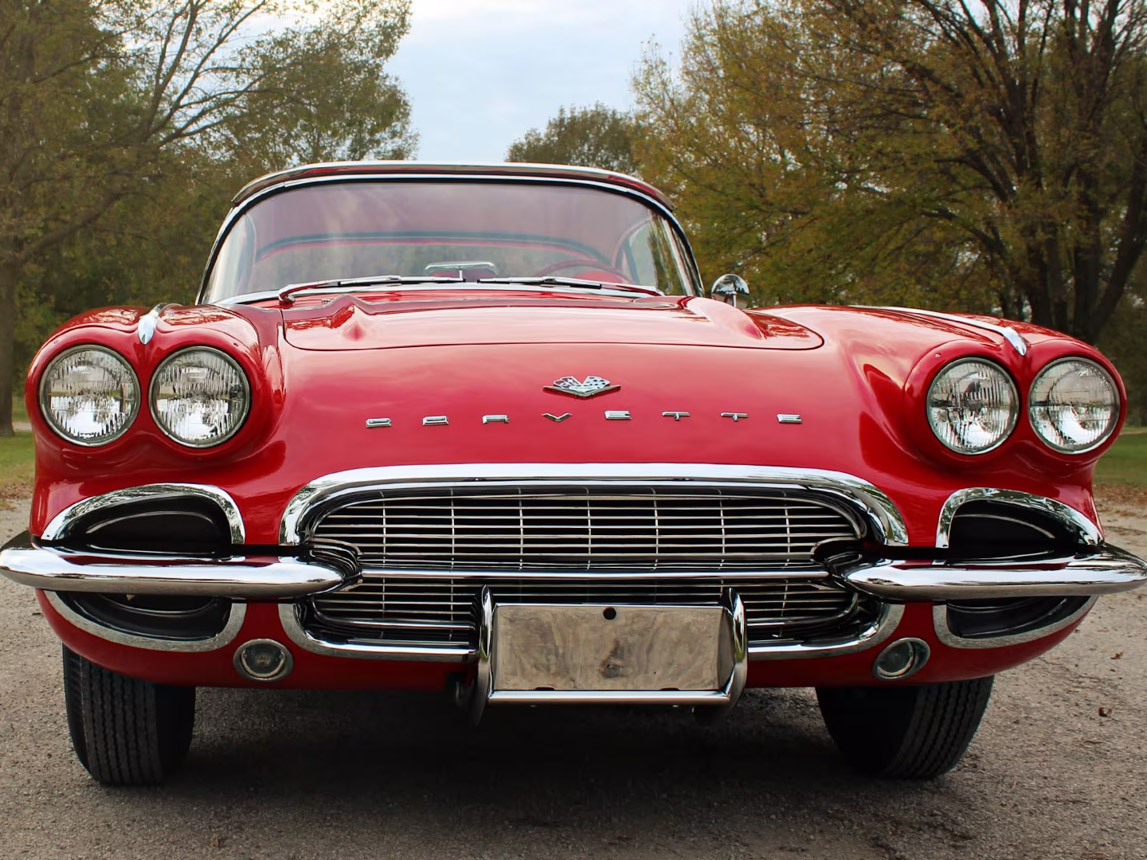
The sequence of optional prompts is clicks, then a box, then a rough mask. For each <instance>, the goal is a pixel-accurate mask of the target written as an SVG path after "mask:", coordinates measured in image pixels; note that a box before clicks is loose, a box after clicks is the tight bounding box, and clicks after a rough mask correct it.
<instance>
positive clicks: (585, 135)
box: [506, 102, 637, 174]
mask: <svg viewBox="0 0 1147 860" xmlns="http://www.w3.org/2000/svg"><path fill="white" fill-rule="evenodd" d="M635 134H636V128H635V126H634V122H633V117H632V116H630V115H629V114H626V113H622V112H621V111H617V110H614V109H613V108H610V107H606V106H605V105H603V104H601V103H600V102H599V103H598V104H595V105H594V106H593V107H588V108H578V107H571V108H569V109H568V110H567V109H566V108H559V109H558V114H557V116H555V117H553V118H552V119H551V120H550V121H549V122H547V123H546V127H545V129H543V130H542V131H538V130H537V129H536V128H532V129H530V130H529V131H527V132H526V133H525V135H524V136H523V137H522V139H521V140H517V141H515V142H514V143H513V144H511V146H510V148H509V150H508V151H507V152H506V161H524V162H534V163H538V164H574V165H579V166H582V167H600V168H602V169H604V170H616V171H618V172H620V173H630V174H633V173H636V172H637V163H636V161H635V160H634V156H633V143H634V137H635Z"/></svg>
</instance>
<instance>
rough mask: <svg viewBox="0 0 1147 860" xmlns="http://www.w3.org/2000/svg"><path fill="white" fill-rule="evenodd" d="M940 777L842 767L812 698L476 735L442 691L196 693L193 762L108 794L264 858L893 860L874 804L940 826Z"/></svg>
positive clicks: (544, 719)
mask: <svg viewBox="0 0 1147 860" xmlns="http://www.w3.org/2000/svg"><path fill="white" fill-rule="evenodd" d="M945 783H946V780H943V779H942V780H939V781H936V782H934V783H925V784H919V783H916V784H905V783H895V782H887V781H880V780H870V779H866V778H864V777H860V776H858V775H857V774H856V773H854V772H853V771H851V770H849V769H848V768H847V767H846V766H845V765H844V763H843V762H842V761H841V759H840V758H839V756H838V755H837V753H836V751H835V748H834V747H833V746H832V743H831V741H830V739H829V738H828V735H827V733H826V732H825V730H824V728H823V725H822V724H821V722H820V716H819V712H818V710H817V707H816V700H815V697H814V696H813V694H812V693H811V691H807V690H794V691H756V690H753V691H749V692H747V693H746V696H745V697H744V698H743V699H742V702H741V704H740V705H738V707H737V708H736V709H735V710H734V711H733V712H732V713H731V714H730V715H729V716H728V718H727V719H725V720H723V721H721V722H719V723H717V724H712V725H703V724H699V723H698V722H697V721H696V720H695V719H694V718H693V717H692V715H691V714H690V713H689V712H687V711H685V710H683V709H649V708H637V707H618V708H583V707H572V706H568V707H561V706H554V707H549V708H513V707H503V708H491V709H489V710H488V711H487V713H486V715H485V717H484V719H483V721H482V724H481V725H480V726H478V727H476V728H475V727H472V726H470V725H469V724H468V723H467V721H466V719H465V717H464V715H463V713H462V712H461V711H460V710H459V709H458V708H456V707H455V706H454V705H453V704H451V703H450V702H449V701H448V700H447V699H446V697H445V696H444V695H440V696H432V695H423V694H393V693H368V692H353V693H345V692H315V691H281V690H276V691H271V690H201V691H200V699H199V709H198V716H197V723H196V735H195V740H194V742H193V744H192V749H191V753H190V755H189V757H188V761H187V763H186V766H185V767H184V769H183V770H182V771H181V772H180V773H179V774H178V775H176V776H175V777H174V778H173V779H172V780H170V781H169V782H168V783H167V784H166V785H165V786H163V787H162V788H160V789H158V790H156V789H115V790H110V791H112V792H114V793H115V795H114V796H115V797H116V798H117V803H118V802H119V801H120V800H122V801H127V802H128V803H129V804H130V806H131V808H132V810H133V814H135V815H139V816H142V817H158V818H160V819H164V820H169V821H170V822H171V823H170V825H169V826H170V827H172V828H173V829H184V830H194V831H195V832H196V833H197V834H198V835H197V836H196V839H197V840H199V841H200V842H201V843H202V842H203V841H206V844H208V845H209V846H216V847H218V846H234V845H236V844H239V843H243V844H245V845H249V844H252V843H254V844H256V845H258V846H262V848H263V849H265V850H266V851H269V852H270V855H271V856H299V857H319V856H328V855H329V854H330V852H331V851H332V850H334V849H333V848H332V846H337V847H338V851H337V852H336V853H335V854H333V855H330V856H339V857H350V856H371V857H374V856H403V857H408V856H409V857H414V856H434V857H438V856H491V857H503V856H543V855H544V856H549V855H550V854H552V855H553V856H601V855H602V854H604V853H613V852H615V851H622V852H623V853H627V854H630V855H634V856H646V853H644V852H652V853H650V854H649V855H648V856H662V854H663V853H664V852H665V851H669V852H670V853H675V852H681V851H684V854H683V855H682V856H709V855H710V853H711V852H715V853H714V856H732V855H734V854H739V853H743V852H747V853H748V854H750V855H753V856H756V855H757V854H759V853H760V852H762V851H763V852H765V855H766V856H774V854H775V853H778V852H779V853H782V854H783V853H786V852H795V853H801V854H805V853H807V851H808V850H809V847H810V845H811V844H812V843H813V842H815V843H816V845H817V851H816V852H815V853H814V855H813V856H821V855H822V854H823V856H831V857H840V856H847V857H869V856H872V857H887V856H888V854H887V852H886V851H885V849H884V847H882V846H883V843H881V842H880V841H879V840H877V841H876V842H874V841H873V840H874V839H875V837H874V836H873V835H872V833H870V832H868V831H869V830H871V829H872V828H873V827H874V826H875V825H874V824H873V817H874V815H877V814H884V813H883V812H882V810H887V809H893V810H896V819H895V825H894V826H895V827H897V828H901V827H903V826H906V827H908V828H909V829H914V828H915V827H916V826H917V824H916V822H921V824H926V823H927V822H929V821H933V822H934V821H935V820H936V816H937V812H938V811H937V809H936V805H937V803H938V802H941V799H940V798H938V797H936V794H937V793H940V794H942V795H945V796H946V797H947V801H951V800H953V799H954V798H953V797H952V796H951V795H952V792H951V791H950V790H948V789H946V788H945ZM103 791H108V790H103ZM956 794H957V796H958V795H959V794H960V792H959V791H958V790H957V792H956ZM818 840H819V841H818ZM734 844H735V845H739V846H740V848H738V849H737V850H732V849H730V850H729V851H725V850H724V849H720V846H722V845H727V846H728V845H734ZM555 846H557V847H555ZM562 846H564V849H563V848H562ZM689 846H693V847H692V848H690V847H689ZM288 848H289V849H290V850H287V849H288ZM639 849H640V850H639ZM718 849H720V850H718ZM253 856H262V855H260V854H258V853H257V852H256V853H255V854H254V855H253Z"/></svg>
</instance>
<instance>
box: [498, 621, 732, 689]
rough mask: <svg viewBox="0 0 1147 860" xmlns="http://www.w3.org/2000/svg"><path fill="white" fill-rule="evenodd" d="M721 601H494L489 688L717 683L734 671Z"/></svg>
mask: <svg viewBox="0 0 1147 860" xmlns="http://www.w3.org/2000/svg"><path fill="white" fill-rule="evenodd" d="M727 619H728V613H727V612H726V611H725V610H724V609H722V608H721V607H719V606H609V605H604V604H602V605H577V606H555V605H540V604H527V603H522V604H515V603H505V604H497V605H495V606H494V617H493V625H492V630H491V649H490V650H491V654H490V661H491V669H492V679H491V689H492V690H494V691H497V690H505V691H511V690H515V691H518V690H559V691H595V690H600V691H608V690H618V691H639V690H719V689H721V688H723V686H724V685H725V683H726V682H727V681H728V678H729V675H730V672H731V670H732V660H733V657H732V638H731V634H730V626H729V623H728V620H727Z"/></svg>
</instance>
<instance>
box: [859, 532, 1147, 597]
mask: <svg viewBox="0 0 1147 860" xmlns="http://www.w3.org/2000/svg"><path fill="white" fill-rule="evenodd" d="M1088 549H1089V550H1093V551H1088V552H1080V553H1077V554H1075V555H1071V556H1060V557H1055V558H1040V559H1032V560H1017V561H1000V560H990V561H983V562H976V561H967V562H960V563H945V564H926V563H921V562H911V561H875V562H868V563H864V564H862V565H860V566H857V567H855V568H853V569H845V570H843V571H838V572H837V576H838V578H839V579H840V581H841V582H842V583H843V584H844V585H846V586H848V587H849V588H854V589H856V590H857V591H860V592H863V593H864V594H871V595H873V596H875V597H879V598H882V599H884V600H895V601H902V602H936V601H943V600H978V599H983V598H992V599H994V598H1007V597H1078V596H1090V595H1096V594H1112V593H1114V592H1118V591H1127V590H1129V589H1132V588H1137V587H1139V586H1141V585H1143V584H1144V583H1145V582H1147V563H1144V561H1143V560H1142V559H1140V558H1138V557H1136V556H1134V555H1131V553H1128V552H1124V551H1123V550H1121V549H1119V548H1117V547H1113V546H1110V545H1108V544H1101V545H1099V546H1097V547H1094V548H1091V547H1089V548H1088Z"/></svg>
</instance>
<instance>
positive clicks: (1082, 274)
mask: <svg viewBox="0 0 1147 860" xmlns="http://www.w3.org/2000/svg"><path fill="white" fill-rule="evenodd" d="M1145 48H1147V8H1145V4H1144V3H1143V2H1141V0H1108V2H1105V3H1098V4H1091V3H1080V2H1076V0H1030V2H1029V0H1009V2H994V0H987V2H971V0H967V2H965V0H863V2H861V0H781V2H768V3H765V2H750V0H743V2H739V0H718V2H716V3H715V4H714V5H713V6H712V7H711V8H709V9H707V10H703V11H699V12H697V13H695V15H694V18H693V20H692V24H691V27H690V30H689V34H688V37H687V41H686V44H685V46H684V49H683V55H682V61H681V65H680V68H673V67H671V66H670V64H669V63H668V62H667V61H666V60H665V59H664V58H663V57H661V56H659V55H657V54H652V55H650V56H648V57H646V59H645V61H644V63H643V65H642V67H641V69H640V71H639V74H638V77H637V80H636V88H637V92H638V99H639V118H640V119H641V121H642V124H643V127H645V128H646V129H647V130H648V132H649V134H648V136H646V137H645V138H644V143H643V145H642V146H641V147H640V150H639V157H640V158H641V159H642V163H643V166H644V168H645V171H646V176H647V178H650V179H652V180H653V181H655V182H658V183H661V184H663V185H665V186H667V187H668V188H669V189H670V190H672V191H674V192H675V193H676V194H678V196H679V198H680V202H681V204H682V210H683V213H684V214H685V217H686V219H687V220H691V221H693V222H695V228H696V229H699V230H700V233H699V235H700V237H701V238H700V242H699V243H698V246H699V250H700V252H701V256H702V258H703V262H705V263H706V264H707V265H709V266H712V267H713V268H717V269H733V270H737V271H741V272H744V273H746V274H747V275H749V276H750V277H752V278H753V279H754V280H755V281H756V284H755V286H756V287H757V290H758V292H759V293H760V294H761V295H762V297H764V298H767V299H770V300H792V299H797V300H802V299H816V300H830V301H896V302H910V303H918V304H922V305H939V306H956V307H960V308H963V309H973V310H995V311H999V312H1002V313H1004V314H1005V315H1009V316H1016V317H1020V316H1024V317H1027V318H1029V319H1032V320H1033V321H1035V322H1037V323H1040V324H1043V325H1048V326H1051V327H1054V328H1057V329H1059V330H1061V331H1064V332H1067V333H1069V334H1073V335H1075V336H1078V337H1080V338H1082V339H1084V340H1087V341H1089V342H1094V341H1095V340H1096V339H1097V338H1098V337H1099V335H1100V333H1101V332H1102V331H1103V329H1104V327H1105V326H1106V325H1107V324H1108V323H1109V321H1110V319H1111V317H1112V314H1113V313H1114V311H1115V309H1116V307H1117V306H1118V304H1119V301H1120V298H1121V297H1122V296H1123V294H1124V291H1125V290H1126V288H1127V285H1128V283H1129V279H1130V278H1131V277H1132V275H1133V273H1134V272H1135V270H1136V267H1137V265H1138V263H1139V260H1140V256H1141V253H1142V250H1143V245H1144V242H1145V241H1147V205H1145V204H1147V57H1145Z"/></svg>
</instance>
